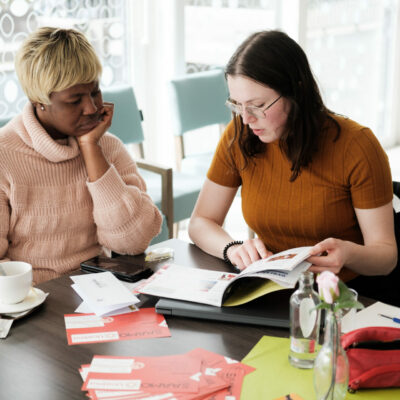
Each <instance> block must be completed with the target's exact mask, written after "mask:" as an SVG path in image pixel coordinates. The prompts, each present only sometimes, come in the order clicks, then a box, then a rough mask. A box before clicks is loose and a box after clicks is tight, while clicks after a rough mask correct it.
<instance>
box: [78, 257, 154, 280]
mask: <svg viewBox="0 0 400 400" xmlns="http://www.w3.org/2000/svg"><path fill="white" fill-rule="evenodd" d="M81 270H82V271H84V272H91V273H93V272H107V271H109V272H111V273H113V274H114V275H115V276H116V277H117V278H118V279H121V280H122V281H127V282H136V281H139V280H140V279H146V278H148V277H149V276H150V275H152V274H153V271H152V269H151V268H149V267H147V266H145V265H141V264H138V263H135V262H133V261H131V260H129V256H123V257H122V256H121V257H115V258H109V257H106V256H97V257H93V258H90V259H89V260H86V261H84V262H82V263H81Z"/></svg>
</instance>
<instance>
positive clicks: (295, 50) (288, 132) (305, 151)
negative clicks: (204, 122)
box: [225, 31, 340, 181]
mask: <svg viewBox="0 0 400 400" xmlns="http://www.w3.org/2000/svg"><path fill="white" fill-rule="evenodd" d="M225 73H226V75H243V76H246V77H248V78H250V79H252V80H254V81H256V82H259V83H261V84H264V85H267V86H269V87H270V88H272V89H274V90H275V91H277V92H278V93H279V94H281V95H282V96H283V97H284V98H286V99H287V100H289V102H290V104H291V108H290V112H289V115H288V118H287V122H286V126H285V128H284V132H283V134H282V136H281V138H280V142H279V143H280V147H281V149H282V150H283V151H284V152H285V154H286V157H287V158H288V160H289V161H290V162H291V164H292V165H291V171H292V175H291V178H290V181H294V180H295V179H296V178H297V177H298V175H299V174H300V172H301V168H302V167H306V166H307V165H308V164H309V163H310V161H311V159H312V156H313V154H314V153H315V151H316V150H317V149H318V142H319V137H320V135H321V132H322V131H323V126H324V124H325V123H326V122H327V121H331V122H332V123H334V124H335V126H336V128H337V136H336V138H337V137H338V135H339V134H340V126H339V124H338V123H337V122H336V120H334V119H333V118H332V117H331V116H330V115H329V114H331V113H332V112H331V111H330V110H328V109H327V107H326V106H325V105H324V103H323V101H322V98H321V94H320V91H319V89H318V85H317V83H316V81H315V79H314V77H313V74H312V72H311V68H310V65H309V63H308V60H307V56H306V55H305V53H304V51H303V50H302V48H301V47H300V46H299V45H298V44H297V43H296V42H295V41H294V40H293V39H291V38H290V37H289V36H288V35H286V34H285V33H283V32H280V31H262V32H257V33H254V34H252V35H251V36H250V37H249V38H247V39H246V40H245V41H244V42H243V43H242V44H241V45H240V46H239V48H238V49H237V50H236V52H235V53H234V54H233V56H232V57H231V59H230V60H229V62H228V64H227V66H226V70H225ZM234 120H235V121H234V122H235V137H234V140H238V142H239V146H240V149H241V152H242V154H243V156H244V158H245V162H246V164H245V166H246V165H247V163H248V161H249V160H250V159H251V157H254V156H255V155H257V154H259V153H261V152H263V151H264V149H265V143H263V142H261V141H260V140H259V139H258V137H257V136H255V135H253V134H252V132H251V129H250V128H249V127H247V126H245V125H244V124H243V120H242V118H241V117H240V116H236V117H235V118H234Z"/></svg>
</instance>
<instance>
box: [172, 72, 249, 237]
mask: <svg viewBox="0 0 400 400" xmlns="http://www.w3.org/2000/svg"><path fill="white" fill-rule="evenodd" d="M171 87H172V90H171V91H172V104H173V105H174V109H175V125H176V126H175V130H174V134H175V155H176V165H177V168H178V170H179V171H185V172H186V171H190V172H192V173H193V172H197V173H199V174H201V176H202V177H205V176H206V173H207V170H208V168H209V166H210V164H211V160H212V157H213V155H214V152H210V153H202V154H191V155H188V154H186V152H185V145H184V136H186V135H187V134H189V133H190V132H191V131H193V130H196V129H200V128H203V127H206V126H212V125H216V124H218V125H219V127H220V132H222V130H223V129H224V128H225V126H226V125H227V124H228V123H229V121H230V120H231V119H232V114H231V112H230V111H229V110H228V108H227V107H225V101H226V99H227V98H228V96H229V91H228V86H227V84H226V79H225V74H224V71H223V70H222V69H220V68H217V69H213V70H209V71H203V72H197V73H193V74H187V75H185V76H183V77H179V78H176V79H173V80H172V81H171ZM192 133H194V132H192ZM248 236H249V238H254V237H255V234H254V232H253V230H252V229H250V228H248Z"/></svg>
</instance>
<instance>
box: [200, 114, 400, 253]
mask: <svg viewBox="0 0 400 400" xmlns="http://www.w3.org/2000/svg"><path fill="white" fill-rule="evenodd" d="M334 118H335V119H336V120H337V121H338V123H339V124H340V126H341V134H340V136H339V138H338V139H337V140H336V141H334V138H335V137H336V133H337V132H336V129H334V127H333V124H330V125H332V126H331V127H329V128H327V129H325V130H324V131H323V132H322V133H321V135H322V139H321V142H320V147H319V150H318V152H317V153H316V154H315V155H314V157H313V160H312V163H311V164H310V165H308V166H307V167H306V168H303V169H302V171H301V174H300V175H299V176H298V178H297V179H296V180H295V181H294V182H290V181H289V179H290V176H291V171H290V167H291V163H290V162H289V161H288V160H287V158H286V157H285V155H284V154H283V153H282V151H281V149H280V147H279V144H278V143H271V144H267V145H266V150H265V152H263V153H262V154H259V155H257V156H256V157H254V163H253V162H251V161H250V162H249V163H248V165H247V167H246V168H245V169H242V166H243V162H244V159H243V156H242V154H241V152H240V149H239V147H238V144H237V142H236V143H234V144H233V147H232V151H233V153H232V154H233V160H234V161H233V162H232V160H231V158H230V156H229V152H228V144H229V143H230V142H231V140H232V138H233V135H234V124H233V122H231V123H230V124H229V126H228V127H227V129H226V131H225V133H224V134H223V136H222V138H221V140H220V142H219V144H218V147H217V150H216V153H215V155H214V159H213V161H212V164H211V167H210V169H209V171H208V175H207V176H208V178H209V179H210V180H212V181H213V182H215V183H217V184H220V185H224V186H229V187H236V186H240V185H242V210H243V215H244V218H245V220H246V222H247V224H248V225H249V226H250V227H251V228H252V229H253V230H254V231H255V232H256V233H257V235H258V237H259V238H261V240H262V241H263V242H264V243H265V244H266V246H267V248H268V249H270V250H271V251H273V252H279V251H282V250H285V249H289V248H293V247H298V246H311V245H314V244H316V243H317V242H319V241H321V240H323V239H326V238H328V237H335V238H339V239H343V240H350V241H353V242H355V243H359V244H362V243H363V238H362V234H361V231H360V228H359V225H358V223H357V218H356V215H355V212H354V207H356V208H362V209H368V208H376V207H379V206H382V205H384V204H386V203H388V202H390V201H392V197H393V192H392V178H391V173H390V167H389V162H388V158H387V156H386V154H385V152H384V150H383V149H382V147H381V145H380V144H379V142H378V140H377V138H376V137H375V136H374V134H373V133H372V132H371V130H370V129H368V128H365V127H362V126H361V125H359V124H357V123H356V122H354V121H352V120H350V119H347V118H345V117H341V116H337V115H335V116H334Z"/></svg>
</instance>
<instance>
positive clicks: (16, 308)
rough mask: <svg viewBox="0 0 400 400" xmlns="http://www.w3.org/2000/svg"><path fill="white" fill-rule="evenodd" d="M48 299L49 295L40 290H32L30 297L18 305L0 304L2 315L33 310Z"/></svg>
mask: <svg viewBox="0 0 400 400" xmlns="http://www.w3.org/2000/svg"><path fill="white" fill-rule="evenodd" d="M46 297H47V293H44V292H43V290H40V289H38V288H31V289H30V290H29V293H28V296H26V297H25V299H24V300H23V301H21V302H20V303H17V304H3V303H0V314H10V313H19V312H22V311H27V310H31V309H32V308H35V307H37V306H38V305H40V304H42V303H43V302H44V301H45V300H46Z"/></svg>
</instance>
